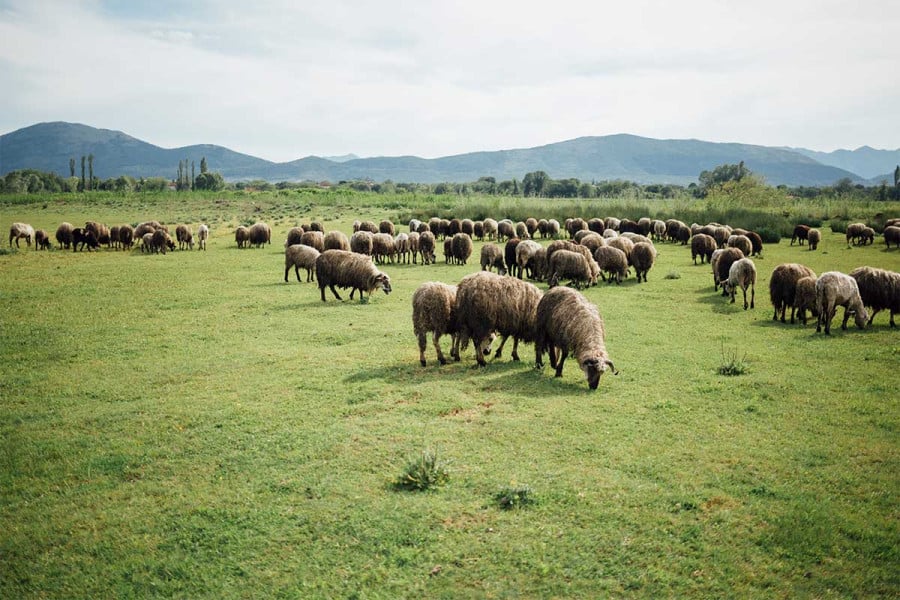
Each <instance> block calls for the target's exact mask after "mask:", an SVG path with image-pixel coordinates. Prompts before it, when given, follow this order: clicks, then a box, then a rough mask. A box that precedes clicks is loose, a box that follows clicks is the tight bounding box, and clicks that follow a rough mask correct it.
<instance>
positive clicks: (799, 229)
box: [791, 225, 811, 246]
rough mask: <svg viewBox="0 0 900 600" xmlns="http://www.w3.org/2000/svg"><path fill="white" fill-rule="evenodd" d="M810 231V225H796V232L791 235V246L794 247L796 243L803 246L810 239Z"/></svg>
mask: <svg viewBox="0 0 900 600" xmlns="http://www.w3.org/2000/svg"><path fill="white" fill-rule="evenodd" d="M810 229H811V228H810V226H809V225H795V226H794V232H793V233H792V234H791V246H793V245H794V242H797V244H798V245H800V246H802V245H803V242H805V241H806V240H807V239H808V238H809V230H810Z"/></svg>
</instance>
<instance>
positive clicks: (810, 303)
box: [792, 276, 819, 325]
mask: <svg viewBox="0 0 900 600" xmlns="http://www.w3.org/2000/svg"><path fill="white" fill-rule="evenodd" d="M792 306H793V307H794V309H796V311H797V320H799V321H800V322H801V323H803V324H804V325H806V311H807V310H808V311H809V312H811V313H812V315H813V316H814V317H818V316H819V312H818V310H817V309H816V277H815V276H808V277H801V278H800V279H798V280H797V291H796V292H795V293H794V302H793V304H792Z"/></svg>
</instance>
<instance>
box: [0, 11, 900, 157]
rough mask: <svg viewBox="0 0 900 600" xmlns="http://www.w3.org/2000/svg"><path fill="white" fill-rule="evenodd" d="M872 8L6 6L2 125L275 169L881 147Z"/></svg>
mask: <svg viewBox="0 0 900 600" xmlns="http://www.w3.org/2000/svg"><path fill="white" fill-rule="evenodd" d="M151 4H152V6H151ZM866 8H867V10H862V9H860V8H857V7H853V6H851V5H846V4H845V3H841V2H836V1H827V2H821V1H819V2H811V1H806V0H802V1H801V0H787V1H785V0H782V1H781V2H773V1H771V0H766V1H764V2H755V3H740V4H738V3H731V2H728V3H723V2H717V1H712V0H709V1H703V0H694V1H692V2H678V3H668V2H656V1H649V0H641V1H632V2H629V3H623V4H619V3H615V4H614V3H608V2H576V1H572V0H560V1H558V2H554V3H546V2H542V3H532V2H492V1H487V2H484V1H483V2H480V3H474V2H462V3H457V4H455V5H454V4H450V3H444V2H428V1H423V2H415V3H409V2H376V3H372V2H362V1H336V0H321V1H319V0H316V1H312V2H303V3H294V2H289V1H287V0H284V1H282V0H262V1H260V2H255V3H252V4H248V3H245V2H237V1H236V0H234V1H231V2H209V3H206V4H204V3H192V4H190V5H189V6H188V5H181V4H175V3H171V4H165V3H164V4H159V3H149V4H142V3H137V2H135V3H130V2H101V1H99V0H98V1H89V0H84V1H82V2H78V3H55V2H35V1H33V0H31V1H27V0H26V1H23V2H18V1H15V2H12V3H10V4H9V5H8V6H7V8H6V9H0V10H2V11H3V12H2V13H0V65H2V68H0V88H2V89H4V90H12V92H11V93H8V92H7V93H4V94H3V95H2V97H0V130H2V131H11V130H13V129H17V128H19V127H23V126H26V125H29V124H32V123H34V122H38V121H50V120H67V121H77V122H83V123H86V124H89V125H94V126H98V127H106V128H112V129H120V130H123V131H125V132H126V133H129V134H131V135H134V136H136V137H140V138H142V139H145V140H147V141H149V142H151V143H155V144H158V145H161V146H165V147H173V146H180V145H187V144H193V143H214V144H221V145H226V146H228V147H230V148H232V149H234V150H237V151H241V152H246V153H250V154H255V155H258V156H262V157H265V158H270V159H273V160H292V159H295V158H299V157H301V156H305V155H308V154H320V155H336V154H342V153H346V152H354V153H357V154H360V155H395V154H416V155H419V156H440V155H446V154H454V153H460V152H468V151H475V150H485V149H500V148H512V147H526V146H534V145H540V144H546V143H551V142H554V141H560V140H563V139H568V138H572V137H577V136H582V135H605V134H610V133H619V132H628V133H635V134H638V135H646V136H651V137H682V138H686V137H692V138H700V139H707V140H712V141H739V142H747V143H759V144H770V145H791V146H807V147H811V148H815V149H822V150H830V149H834V148H837V147H856V146H859V145H862V144H869V145H873V146H876V147H891V148H895V147H897V146H900V119H897V118H896V106H898V105H900V86H897V85H896V84H895V83H894V82H893V81H894V79H895V77H894V75H893V71H895V69H896V65H897V64H898V60H897V59H898V58H900V52H898V51H897V50H895V49H894V45H893V44H892V43H890V40H891V33H892V32H894V31H897V29H898V27H900V5H897V3H893V2H886V1H885V2H871V3H869V6H867V7H866Z"/></svg>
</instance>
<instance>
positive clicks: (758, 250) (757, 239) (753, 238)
mask: <svg viewBox="0 0 900 600" xmlns="http://www.w3.org/2000/svg"><path fill="white" fill-rule="evenodd" d="M744 235H746V236H747V237H748V238H750V245H751V246H752V247H753V249H752V250H751V255H752V256H762V251H763V241H762V236H760V235H759V234H758V233H756V232H755V231H748V232H746V233H745V234H744Z"/></svg>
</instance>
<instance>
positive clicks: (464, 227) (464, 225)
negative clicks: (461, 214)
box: [459, 219, 475, 237]
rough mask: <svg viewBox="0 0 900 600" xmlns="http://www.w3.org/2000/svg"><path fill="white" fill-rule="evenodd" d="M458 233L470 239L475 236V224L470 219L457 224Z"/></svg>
mask: <svg viewBox="0 0 900 600" xmlns="http://www.w3.org/2000/svg"><path fill="white" fill-rule="evenodd" d="M459 232H460V233H465V234H466V235H467V236H469V237H472V236H474V235H475V222H474V221H473V220H472V219H463V220H462V221H460V222H459Z"/></svg>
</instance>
